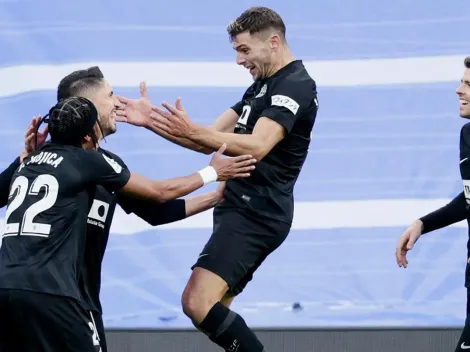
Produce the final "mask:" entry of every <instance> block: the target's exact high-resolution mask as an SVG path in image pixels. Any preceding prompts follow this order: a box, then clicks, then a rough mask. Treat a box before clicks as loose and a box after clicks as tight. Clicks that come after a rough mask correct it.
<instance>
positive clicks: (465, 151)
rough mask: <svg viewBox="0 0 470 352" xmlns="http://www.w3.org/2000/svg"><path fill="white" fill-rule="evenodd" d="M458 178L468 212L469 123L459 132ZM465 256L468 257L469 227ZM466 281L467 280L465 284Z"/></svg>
mask: <svg viewBox="0 0 470 352" xmlns="http://www.w3.org/2000/svg"><path fill="white" fill-rule="evenodd" d="M460 176H461V178H462V182H463V193H464V195H465V200H466V204H467V211H468V210H470V123H467V124H465V125H464V126H462V129H461V131H460ZM467 222H468V223H469V226H470V218H467ZM467 254H468V255H469V256H470V227H469V240H468V242H467ZM468 280H469V279H468V278H467V279H466V282H467V281H468ZM467 284H468V282H467Z"/></svg>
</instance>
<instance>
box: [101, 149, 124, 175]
mask: <svg viewBox="0 0 470 352" xmlns="http://www.w3.org/2000/svg"><path fill="white" fill-rule="evenodd" d="M101 155H103V158H104V160H106V161H107V163H108V164H109V165H110V166H111V167H112V168H113V169H114V171H116V173H118V174H120V173H121V172H122V166H121V165H119V164H118V163H117V162H116V161H115V160H114V159H111V158H109V157H107V156H106V155H104V154H101Z"/></svg>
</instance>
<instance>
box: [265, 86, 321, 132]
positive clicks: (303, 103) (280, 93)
mask: <svg viewBox="0 0 470 352" xmlns="http://www.w3.org/2000/svg"><path fill="white" fill-rule="evenodd" d="M314 98H315V93H314V92H313V91H312V90H311V89H310V87H309V86H308V85H307V84H303V82H299V83H296V82H295V81H294V82H293V81H290V80H285V81H281V82H279V83H278V84H277V85H275V86H274V87H273V88H272V89H271V91H270V92H269V102H268V105H269V106H268V107H267V108H266V109H264V110H263V112H262V113H261V115H260V116H261V117H267V118H269V119H271V120H273V121H276V122H277V123H279V124H280V125H281V126H283V127H284V128H285V129H286V131H287V133H289V132H290V131H291V130H292V127H294V124H295V122H296V121H297V119H298V118H299V115H301V114H302V113H303V112H304V111H306V110H307V109H308V108H309V107H310V105H311V104H312V101H313V99H314Z"/></svg>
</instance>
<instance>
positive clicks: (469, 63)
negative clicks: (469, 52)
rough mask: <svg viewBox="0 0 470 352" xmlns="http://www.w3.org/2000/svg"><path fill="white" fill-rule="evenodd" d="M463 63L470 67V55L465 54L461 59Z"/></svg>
mask: <svg viewBox="0 0 470 352" xmlns="http://www.w3.org/2000/svg"><path fill="white" fill-rule="evenodd" d="M463 64H464V65H465V67H466V68H470V56H467V57H466V58H465V60H463Z"/></svg>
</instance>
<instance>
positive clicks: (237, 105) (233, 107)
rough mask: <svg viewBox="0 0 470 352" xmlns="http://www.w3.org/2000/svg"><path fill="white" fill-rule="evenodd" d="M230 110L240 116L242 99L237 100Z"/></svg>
mask: <svg viewBox="0 0 470 352" xmlns="http://www.w3.org/2000/svg"><path fill="white" fill-rule="evenodd" d="M231 109H232V110H234V111H235V112H236V113H237V115H238V116H240V115H241V114H242V113H243V101H242V100H241V101H239V102H238V103H236V104H235V105H233V106H232V107H231Z"/></svg>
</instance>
